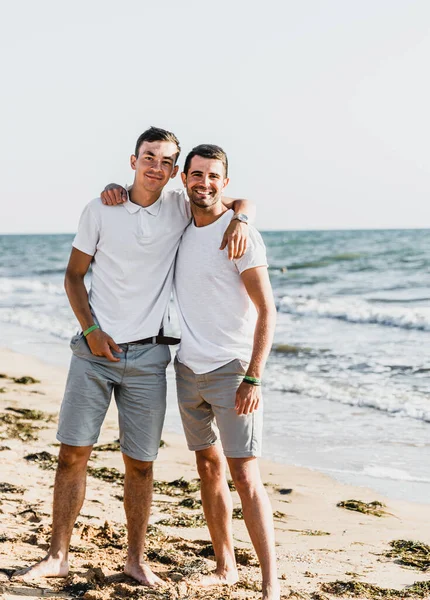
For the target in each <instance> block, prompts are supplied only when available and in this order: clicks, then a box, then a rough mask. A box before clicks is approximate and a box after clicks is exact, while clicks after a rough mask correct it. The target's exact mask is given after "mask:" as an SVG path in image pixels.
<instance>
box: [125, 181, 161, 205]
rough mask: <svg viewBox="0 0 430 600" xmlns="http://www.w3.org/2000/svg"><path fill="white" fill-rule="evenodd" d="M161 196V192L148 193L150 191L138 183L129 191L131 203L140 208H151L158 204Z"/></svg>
mask: <svg viewBox="0 0 430 600" xmlns="http://www.w3.org/2000/svg"><path fill="white" fill-rule="evenodd" d="M161 191H162V190H161ZM160 196H161V192H159V191H158V192H148V190H145V188H143V187H142V186H139V184H137V183H136V182H134V183H133V185H132V186H131V188H129V190H128V197H129V198H130V201H131V202H133V203H134V204H139V206H151V204H154V202H157V200H158V198H159V197H160Z"/></svg>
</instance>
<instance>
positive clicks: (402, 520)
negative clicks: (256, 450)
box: [0, 350, 430, 600]
mask: <svg viewBox="0 0 430 600" xmlns="http://www.w3.org/2000/svg"><path fill="white" fill-rule="evenodd" d="M0 374H1V377H0V402H1V410H0V437H1V439H0V461H1V477H0V513H1V519H0V521H1V526H0V592H1V593H2V596H1V597H2V598H5V599H6V600H12V599H17V598H39V597H47V598H49V597H52V598H54V597H55V598H74V597H81V598H85V599H86V600H102V599H110V598H145V597H148V598H154V599H157V598H160V599H162V598H163V599H167V598H178V599H179V598H183V599H185V598H188V599H193V598H214V599H215V598H217V599H227V598H231V599H236V598H237V599H254V598H255V599H257V598H259V597H261V594H259V570H258V566H257V563H256V557H255V555H254V553H253V550H252V547H251V545H250V543H249V538H248V535H247V532H246V528H245V525H244V522H243V519H241V511H240V509H239V507H240V503H239V499H238V496H237V493H236V492H235V491H234V490H232V494H233V498H234V502H235V507H236V509H237V510H235V519H234V537H235V543H236V548H237V556H238V562H239V565H240V566H239V569H240V582H239V583H238V584H237V585H236V586H234V587H233V588H217V589H211V590H210V591H208V590H204V591H202V590H199V588H198V586H197V585H196V583H195V579H196V577H198V575H199V573H201V572H202V571H205V570H211V569H213V568H214V562H213V555H212V548H211V545H210V540H209V535H208V532H207V529H206V527H205V522H204V518H203V514H202V510H201V506H200V503H199V493H198V480H197V473H196V470H195V467H194V456H193V454H192V453H190V452H189V451H188V450H187V448H186V446H185V443H184V440H183V438H182V437H181V436H179V435H173V434H169V433H165V434H163V441H164V445H163V446H162V447H161V448H160V453H159V458H158V460H157V462H156V465H155V474H154V477H155V484H154V503H153V510H152V516H151V520H150V523H151V526H150V531H149V534H148V552H147V555H148V560H149V562H150V564H151V567H152V568H153V569H154V570H155V572H156V573H157V574H159V575H160V576H161V577H162V578H163V579H165V581H166V582H167V584H168V587H167V588H166V590H164V591H163V592H156V591H153V590H147V589H145V588H143V587H142V586H139V585H137V584H136V583H134V582H133V581H132V580H131V579H129V578H127V577H126V576H124V575H123V574H122V565H123V563H124V557H125V547H126V532H125V526H124V523H125V519H124V512H123V508H122V479H123V472H124V470H123V464H122V458H121V454H120V452H119V451H118V450H119V448H118V445H117V444H116V440H117V435H118V434H117V423H116V409H115V408H114V404H113V406H112V407H111V409H110V411H109V414H108V417H107V419H106V422H105V425H104V428H103V431H102V435H101V438H100V440H99V444H98V446H97V447H95V450H94V453H93V456H92V459H91V461H90V467H89V476H88V482H87V494H86V501H85V504H84V507H83V509H82V513H81V515H80V516H79V519H78V522H77V524H76V527H75V530H74V535H73V538H72V547H71V561H70V562H71V573H70V575H69V577H68V578H67V579H66V580H59V579H50V580H40V581H39V582H37V584H32V585H29V584H25V583H23V582H19V581H15V580H12V581H10V580H9V577H10V575H11V574H12V573H13V572H14V571H15V570H16V569H20V568H23V567H25V566H27V565H29V564H31V563H32V562H34V561H36V560H38V559H40V558H42V557H43V556H44V554H45V551H46V549H47V542H48V540H49V533H50V513H51V502H52V488H53V481H54V474H55V463H56V456H57V453H58V444H57V443H56V440H55V431H56V420H57V413H58V409H59V406H60V402H61V399H62V394H63V388H64V382H65V377H66V370H65V369H63V368H59V367H54V366H51V365H48V364H45V363H43V362H41V361H39V360H37V359H35V358H33V357H29V356H24V355H21V354H17V353H14V352H12V351H10V350H0ZM28 377H30V378H33V379H34V380H36V382H32V380H31V379H30V380H29V379H26V378H28ZM22 378H24V379H22ZM169 393H170V394H174V389H173V388H172V387H170V390H169ZM261 470H262V475H263V481H264V482H265V484H266V486H267V490H268V493H269V495H270V498H271V501H272V505H273V509H274V511H275V527H276V540H277V551H278V559H279V575H280V578H281V584H282V592H283V596H282V597H283V598H305V599H307V598H309V599H314V600H318V599H319V600H322V599H323V598H347V597H355V598H384V597H385V598H404V597H408V598H413V597H416V598H430V575H429V574H430V548H429V547H428V546H426V545H429V544H430V519H429V506H428V505H423V504H413V503H407V502H400V501H393V500H390V499H388V498H384V497H382V496H381V495H380V494H377V493H376V492H374V491H372V490H370V489H366V488H360V487H353V486H350V485H344V484H341V483H338V482H336V481H335V480H333V479H331V478H329V477H327V476H325V475H322V474H320V473H318V472H315V471H311V470H306V469H303V468H298V467H294V466H289V465H281V464H275V463H270V462H268V461H264V460H262V461H261ZM227 477H228V474H227ZM348 500H355V501H361V502H362V503H364V504H363V505H358V507H359V508H362V510H364V511H366V512H359V511H357V510H349V509H348V508H347V507H345V506H343V507H342V506H338V504H339V503H342V502H344V503H345V502H346V501H348ZM375 502H377V503H380V504H381V505H379V504H372V503H375ZM365 505H367V506H365ZM347 506H349V507H350V508H354V507H355V508H357V505H354V504H349V505H348V504H347ZM367 511H369V512H367ZM400 540H403V543H400ZM412 542H415V543H414V544H413V543H412ZM193 580H194V581H193ZM425 582H427V583H425ZM414 584H415V585H414ZM410 586H412V587H410Z"/></svg>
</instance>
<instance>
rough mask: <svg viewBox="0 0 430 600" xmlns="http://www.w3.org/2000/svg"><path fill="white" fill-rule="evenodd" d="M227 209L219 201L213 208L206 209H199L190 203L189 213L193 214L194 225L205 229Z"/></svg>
mask: <svg viewBox="0 0 430 600" xmlns="http://www.w3.org/2000/svg"><path fill="white" fill-rule="evenodd" d="M227 210H228V208H227V207H226V206H224V204H223V203H222V202H221V200H219V201H218V202H217V203H216V204H214V205H213V206H209V207H208V208H200V207H199V206H196V205H195V204H193V203H191V212H192V213H193V217H194V223H195V225H196V227H205V226H206V225H210V224H211V223H214V222H215V221H217V220H218V219H219V218H220V217H222V215H223V214H224V213H225V212H227Z"/></svg>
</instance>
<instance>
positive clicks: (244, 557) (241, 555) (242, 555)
mask: <svg viewBox="0 0 430 600" xmlns="http://www.w3.org/2000/svg"><path fill="white" fill-rule="evenodd" d="M234 555H235V557H236V562H237V564H238V565H242V566H243V567H258V565H259V563H258V559H257V555H256V554H255V552H253V551H251V550H246V549H245V548H235V549H234Z"/></svg>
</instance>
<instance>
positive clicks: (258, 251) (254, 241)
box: [234, 225, 268, 273]
mask: <svg viewBox="0 0 430 600" xmlns="http://www.w3.org/2000/svg"><path fill="white" fill-rule="evenodd" d="M234 262H235V264H236V267H237V270H238V271H239V273H243V272H244V271H246V270H247V269H252V268H253V267H267V266H268V264H267V256H266V246H265V245H264V242H263V238H262V237H261V235H260V233H259V232H258V231H257V230H256V229H255V228H254V227H252V226H251V225H250V226H249V238H248V245H247V247H246V252H245V254H244V255H243V256H242V258H237V259H234Z"/></svg>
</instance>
